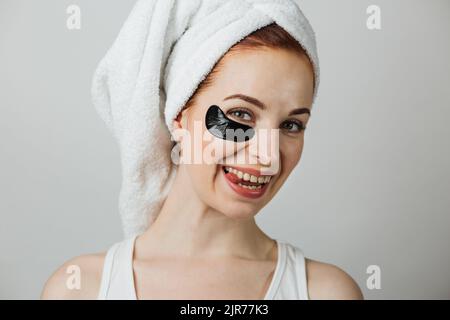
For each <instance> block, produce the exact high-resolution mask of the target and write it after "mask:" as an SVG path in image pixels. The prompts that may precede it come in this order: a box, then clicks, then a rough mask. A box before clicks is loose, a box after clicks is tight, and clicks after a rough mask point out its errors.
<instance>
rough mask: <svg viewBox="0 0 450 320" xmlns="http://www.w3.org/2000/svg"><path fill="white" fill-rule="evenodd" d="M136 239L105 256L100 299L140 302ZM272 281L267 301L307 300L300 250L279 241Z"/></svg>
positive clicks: (124, 242) (304, 272) (267, 293)
mask: <svg viewBox="0 0 450 320" xmlns="http://www.w3.org/2000/svg"><path fill="white" fill-rule="evenodd" d="M135 239H136V237H133V238H130V239H126V240H123V241H121V242H118V243H116V244H114V245H113V246H112V247H111V248H110V249H109V250H108V252H107V253H106V257H105V262H104V265H103V273H102V279H101V284H100V291H99V294H98V299H99V300H111V299H112V300H137V297H136V288H135V286H134V275H133V251H134V243H135ZM275 241H276V242H277V246H278V253H279V254H278V258H277V264H276V267H275V271H274V274H273V277H272V281H271V283H270V285H269V289H268V290H267V292H266V295H265V297H264V300H308V298H309V297H308V289H307V282H306V268H305V257H304V255H303V252H302V250H301V249H300V248H298V247H296V246H294V245H292V244H290V243H288V242H286V241H284V240H280V239H275Z"/></svg>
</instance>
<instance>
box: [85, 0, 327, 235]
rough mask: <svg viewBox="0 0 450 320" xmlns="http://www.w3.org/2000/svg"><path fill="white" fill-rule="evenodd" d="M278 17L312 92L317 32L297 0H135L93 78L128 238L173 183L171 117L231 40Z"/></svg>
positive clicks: (140, 228)
mask: <svg viewBox="0 0 450 320" xmlns="http://www.w3.org/2000/svg"><path fill="white" fill-rule="evenodd" d="M274 22H275V23H277V24H278V25H280V26H281V27H282V28H283V29H285V30H286V31H287V32H289V34H291V35H292V36H293V37H294V38H295V39H296V40H297V41H298V42H299V43H300V44H301V45H302V47H303V48H304V49H305V51H306V53H307V54H308V56H309V58H310V60H311V62H312V65H313V67H314V73H315V91H314V97H315V96H316V93H317V88H318V84H319V61H318V56H317V49H316V41H315V35H314V32H313V29H312V28H311V25H310V24H309V22H308V20H307V19H306V18H305V16H304V15H303V14H302V12H301V10H300V8H299V6H298V4H297V3H296V2H295V0H138V1H137V2H136V4H135V6H134V8H133V10H132V12H131V13H130V15H129V17H128V18H127V20H126V22H125V23H124V25H123V27H122V29H121V31H120V33H119V35H118V37H117V39H116V40H115V42H114V43H113V45H112V47H111V48H110V49H109V50H108V52H107V53H106V55H105V57H104V58H103V59H102V60H101V61H100V63H99V65H98V67H97V69H96V71H95V74H94V77H93V83H92V99H93V103H94V106H95V108H96V110H97V111H98V113H99V114H100V116H101V118H102V119H103V120H104V121H105V122H106V124H107V126H108V128H109V129H110V130H111V131H112V133H113V134H114V136H115V137H116V139H117V141H118V144H119V149H120V154H121V165H122V188H121V191H120V197H119V211H120V215H121V217H122V224H123V228H124V232H125V237H126V238H129V237H132V236H134V235H136V234H140V233H142V232H143V231H144V230H145V229H146V228H147V227H148V226H149V224H150V223H152V222H153V221H154V219H155V218H156V216H157V214H158V212H159V209H160V207H161V204H162V202H163V201H164V199H165V197H166V195H167V192H168V190H169V188H170V181H171V178H172V177H173V174H174V165H173V164H172V162H171V158H170V151H171V148H172V141H171V139H170V132H171V130H172V129H173V128H172V121H173V119H175V118H176V116H177V114H178V112H179V111H180V110H181V109H182V108H183V106H184V105H185V104H186V103H187V102H188V100H189V98H190V97H191V96H192V94H193V93H194V92H195V90H196V88H197V87H198V85H199V84H200V83H201V82H202V81H203V80H204V79H205V78H206V76H207V75H208V74H209V72H210V71H211V70H212V68H213V67H214V65H215V64H216V63H217V61H219V60H220V58H222V57H223V55H224V54H225V53H226V52H227V51H228V50H229V49H230V48H231V47H232V46H233V45H235V44H236V43H238V42H239V41H240V40H242V39H243V38H245V37H246V36H247V35H249V34H250V33H252V32H254V31H256V30H258V29H260V28H262V27H264V26H267V25H269V24H271V23H274Z"/></svg>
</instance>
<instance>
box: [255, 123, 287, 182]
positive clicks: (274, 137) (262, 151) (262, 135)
mask: <svg viewBox="0 0 450 320" xmlns="http://www.w3.org/2000/svg"><path fill="white" fill-rule="evenodd" d="M255 130H256V132H255V136H254V137H253V139H251V140H250V143H249V154H250V159H256V162H257V164H259V165H261V174H263V175H275V174H276V173H278V170H279V167H280V146H279V129H272V128H270V129H266V128H260V129H255Z"/></svg>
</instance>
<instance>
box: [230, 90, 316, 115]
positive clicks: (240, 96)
mask: <svg viewBox="0 0 450 320" xmlns="http://www.w3.org/2000/svg"><path fill="white" fill-rule="evenodd" d="M230 99H240V100H244V101H246V102H248V103H251V104H253V105H255V106H257V107H258V108H260V109H262V110H265V109H267V107H266V105H265V104H264V103H262V102H261V101H259V100H258V99H256V98H253V97H249V96H246V95H245V94H240V93H238V94H233V95H231V96H228V97H226V98H225V99H223V101H226V100H230ZM303 113H307V114H308V115H311V112H310V111H309V109H308V108H297V109H294V110H291V112H289V115H290V116H292V115H296V114H303Z"/></svg>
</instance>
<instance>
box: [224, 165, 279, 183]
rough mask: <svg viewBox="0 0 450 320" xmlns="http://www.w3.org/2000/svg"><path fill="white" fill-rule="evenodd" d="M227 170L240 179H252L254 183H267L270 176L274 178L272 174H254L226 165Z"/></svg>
mask: <svg viewBox="0 0 450 320" xmlns="http://www.w3.org/2000/svg"><path fill="white" fill-rule="evenodd" d="M225 170H226V171H228V172H232V173H234V174H235V175H236V176H237V177H238V178H239V179H242V180H244V181H250V182H253V183H267V182H269V181H270V178H272V176H259V177H257V176H254V175H252V174H249V173H247V172H242V171H239V170H236V169H234V168H231V167H225Z"/></svg>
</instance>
